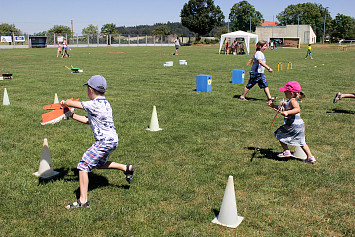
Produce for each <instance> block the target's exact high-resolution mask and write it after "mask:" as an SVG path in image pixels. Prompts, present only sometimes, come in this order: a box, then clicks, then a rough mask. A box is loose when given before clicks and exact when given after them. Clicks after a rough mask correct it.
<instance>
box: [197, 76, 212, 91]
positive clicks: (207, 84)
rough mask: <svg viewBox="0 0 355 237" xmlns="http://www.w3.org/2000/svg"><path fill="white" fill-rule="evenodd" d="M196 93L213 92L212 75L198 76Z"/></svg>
mask: <svg viewBox="0 0 355 237" xmlns="http://www.w3.org/2000/svg"><path fill="white" fill-rule="evenodd" d="M196 91H203V92H211V91H212V75H197V76H196Z"/></svg>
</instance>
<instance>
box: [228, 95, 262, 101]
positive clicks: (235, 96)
mask: <svg viewBox="0 0 355 237" xmlns="http://www.w3.org/2000/svg"><path fill="white" fill-rule="evenodd" d="M240 96H241V95H234V96H233V98H237V99H239V97H240ZM245 99H247V100H250V101H257V100H263V99H256V98H251V97H245Z"/></svg>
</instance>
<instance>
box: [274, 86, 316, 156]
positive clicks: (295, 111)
mask: <svg viewBox="0 0 355 237" xmlns="http://www.w3.org/2000/svg"><path fill="white" fill-rule="evenodd" d="M279 90H280V91H283V92H284V93H285V96H286V98H287V99H288V101H287V104H286V106H285V111H282V112H281V113H280V114H281V115H282V116H284V117H285V119H284V124H283V125H282V126H280V127H279V128H278V129H276V131H275V132H274V135H275V137H276V138H277V140H279V142H280V144H281V146H282V148H283V152H281V153H280V154H278V155H277V156H278V157H279V158H285V157H293V155H292V154H291V152H290V150H289V149H288V145H290V146H299V147H301V148H302V150H303V151H304V152H305V153H306V154H307V159H306V160H305V162H306V163H314V162H316V159H315V158H314V156H313V155H312V153H311V150H310V149H309V147H308V145H307V143H306V140H305V126H304V122H303V120H302V118H301V116H300V112H301V108H300V105H299V102H300V101H301V100H302V99H303V98H305V97H306V96H305V94H304V93H303V92H302V91H301V85H300V84H299V83H298V82H297V81H290V82H287V83H286V85H285V86H283V87H281V88H279ZM268 105H269V106H270V107H271V108H273V109H276V110H277V109H279V108H278V106H277V105H275V104H274V103H273V102H272V101H269V102H268Z"/></svg>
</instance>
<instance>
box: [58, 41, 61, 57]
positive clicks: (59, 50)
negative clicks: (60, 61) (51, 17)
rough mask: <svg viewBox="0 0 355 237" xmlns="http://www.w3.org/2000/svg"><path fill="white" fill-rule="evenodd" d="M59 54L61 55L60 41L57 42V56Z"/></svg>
mask: <svg viewBox="0 0 355 237" xmlns="http://www.w3.org/2000/svg"><path fill="white" fill-rule="evenodd" d="M59 55H62V46H61V45H60V42H58V49H57V58H58V56H59Z"/></svg>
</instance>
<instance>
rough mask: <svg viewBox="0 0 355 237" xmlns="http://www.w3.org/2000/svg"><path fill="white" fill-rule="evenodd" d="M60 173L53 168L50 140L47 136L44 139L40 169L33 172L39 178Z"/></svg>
mask: <svg viewBox="0 0 355 237" xmlns="http://www.w3.org/2000/svg"><path fill="white" fill-rule="evenodd" d="M57 174H59V172H57V171H54V170H53V164H52V158H51V153H50V152H49V147H48V141H47V138H45V139H44V141H43V148H42V154H41V161H40V163H39V168H38V171H37V172H35V173H33V175H35V176H37V177H39V178H44V179H47V178H50V177H52V176H55V175H57Z"/></svg>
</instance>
